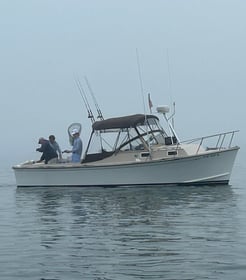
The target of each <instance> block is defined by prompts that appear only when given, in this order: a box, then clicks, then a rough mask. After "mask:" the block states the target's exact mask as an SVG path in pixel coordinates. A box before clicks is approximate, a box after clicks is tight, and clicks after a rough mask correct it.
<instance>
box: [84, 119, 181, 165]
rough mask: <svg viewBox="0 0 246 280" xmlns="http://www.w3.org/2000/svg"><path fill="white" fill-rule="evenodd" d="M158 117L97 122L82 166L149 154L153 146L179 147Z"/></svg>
mask: <svg viewBox="0 0 246 280" xmlns="http://www.w3.org/2000/svg"><path fill="white" fill-rule="evenodd" d="M176 143H177V138H176V137H175V136H169V135H168V134H167V133H166V132H165V131H164V129H163V128H162V127H161V126H160V123H159V118H158V117H157V116H155V115H144V114H135V115H130V116H124V117H118V118H110V119H106V120H101V121H96V122H94V123H93V125H92V133H91V136H90V139H89V142H88V146H87V148H86V152H85V156H84V158H83V160H82V163H86V162H94V161H98V160H102V159H104V158H107V157H109V156H111V155H113V154H117V153H119V152H121V151H142V152H144V151H146V152H149V151H150V150H151V147H152V146H157V145H171V144H176Z"/></svg>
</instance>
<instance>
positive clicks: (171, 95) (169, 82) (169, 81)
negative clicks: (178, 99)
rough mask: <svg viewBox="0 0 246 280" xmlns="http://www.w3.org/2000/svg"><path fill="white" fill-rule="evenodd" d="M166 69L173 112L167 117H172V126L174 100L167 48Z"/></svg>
mask: <svg viewBox="0 0 246 280" xmlns="http://www.w3.org/2000/svg"><path fill="white" fill-rule="evenodd" d="M167 70H168V84H169V90H170V97H171V102H172V105H173V114H172V115H171V116H170V117H169V119H171V118H172V126H173V127H174V115H175V101H173V91H172V80H171V71H170V61H169V52H168V49H167Z"/></svg>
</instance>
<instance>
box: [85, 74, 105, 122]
mask: <svg viewBox="0 0 246 280" xmlns="http://www.w3.org/2000/svg"><path fill="white" fill-rule="evenodd" d="M85 82H86V84H87V87H88V89H89V92H90V94H91V96H92V99H93V101H94V104H95V107H96V109H97V113H98V116H97V118H98V119H100V120H101V121H102V120H104V118H103V115H102V111H101V110H100V108H99V105H98V103H97V100H96V97H95V95H94V93H93V91H92V88H91V86H90V83H89V81H88V79H87V77H86V76H85Z"/></svg>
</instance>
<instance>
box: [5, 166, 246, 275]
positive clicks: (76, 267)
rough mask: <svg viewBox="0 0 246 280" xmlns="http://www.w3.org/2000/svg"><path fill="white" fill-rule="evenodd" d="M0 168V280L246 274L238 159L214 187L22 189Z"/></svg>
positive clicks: (245, 206) (245, 211) (244, 192)
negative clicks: (227, 180) (226, 179)
mask: <svg viewBox="0 0 246 280" xmlns="http://www.w3.org/2000/svg"><path fill="white" fill-rule="evenodd" d="M0 172H1V173H0V186H1V187H0V192H1V195H0V279H4V280H8V279H14V280H17V279H18V280H20V279H25V280H26V279H32V280H34V279H40V280H41V279H47V280H48V279H49V280H51V279H57V280H58V279H64V280H65V279H66V280H67V279H83V280H85V279H95V280H109V279H112V280H121V279H122V280H123V279H124V280H128V279H129V280H130V279H148V280H149V279H175V280H176V279H182V280H183V279H196V280H197V279H199V280H200V279H223V280H224V279H230V280H231V279H246V261H245V255H246V203H245V201H246V188H245V175H244V174H245V169H244V168H243V167H241V166H239V165H237V166H235V169H234V173H233V176H232V181H231V184H232V185H231V186H214V187H206V186H205V187H193V186H189V187H172V188H171V187H165V188H160V187H155V188H150V187H149V188H93V189H90V188H51V189H45V188H35V189H34V188H28V189H25V188H18V189H17V188H16V187H15V182H14V177H13V174H12V171H11V170H9V168H2V169H0Z"/></svg>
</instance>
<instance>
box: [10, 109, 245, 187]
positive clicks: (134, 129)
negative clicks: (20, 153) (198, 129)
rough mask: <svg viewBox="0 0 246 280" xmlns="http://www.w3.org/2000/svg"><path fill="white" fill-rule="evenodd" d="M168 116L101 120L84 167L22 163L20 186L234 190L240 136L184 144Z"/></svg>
mask: <svg viewBox="0 0 246 280" xmlns="http://www.w3.org/2000/svg"><path fill="white" fill-rule="evenodd" d="M168 112H169V107H168V106H159V107H157V111H156V114H134V115H127V116H122V117H113V118H108V119H101V120H96V121H94V122H93V123H92V131H91V135H90V137H89V141H88V144H87V147H86V149H85V152H84V155H83V157H82V159H81V162H79V163H72V162H69V161H61V162H58V163H52V164H49V163H48V164H44V163H36V162H34V161H27V162H24V163H21V164H17V165H15V166H13V170H14V173H15V178H16V184H17V186H18V187H41V186H42V187H43V186H45V187H53V186H81V187H93V186H101V187H116V186H129V187H130V186H166V185H174V186H177V185H219V184H226V185H228V184H229V181H230V177H231V173H232V169H233V165H234V162H235V158H236V155H237V152H238V150H239V149H240V148H239V147H238V146H236V145H233V141H234V136H235V134H236V133H237V132H238V131H237V130H235V131H229V132H223V133H218V134H213V135H208V136H204V137H199V138H195V139H190V140H186V141H181V140H180V139H179V137H178V135H177V133H176V131H175V130H174V125H173V122H172V119H171V118H170V117H168ZM161 119H162V121H161ZM163 120H164V121H163ZM162 122H163V123H164V124H163V125H162V124H161V123H162ZM71 127H72V126H71ZM70 138H71V137H70Z"/></svg>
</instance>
